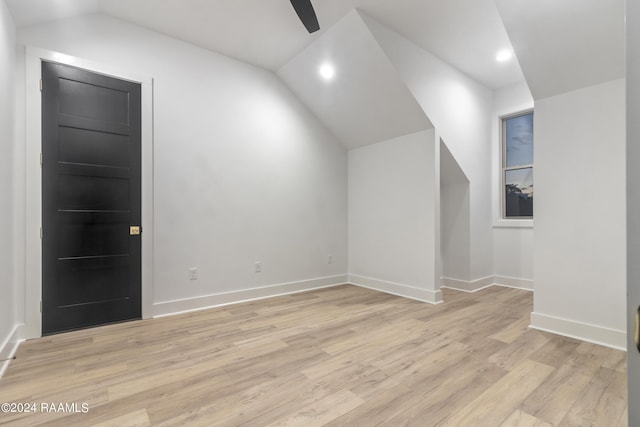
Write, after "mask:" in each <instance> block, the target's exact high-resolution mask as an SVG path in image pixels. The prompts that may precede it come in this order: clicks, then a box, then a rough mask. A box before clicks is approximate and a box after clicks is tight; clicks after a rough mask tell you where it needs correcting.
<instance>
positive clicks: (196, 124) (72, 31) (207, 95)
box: [18, 15, 347, 308]
mask: <svg viewBox="0 0 640 427" xmlns="http://www.w3.org/2000/svg"><path fill="white" fill-rule="evenodd" d="M18 42H19V43H21V44H25V45H31V46H35V47H39V48H43V49H48V50H52V51H57V52H61V53H63V54H66V55H71V56H75V57H79V58H83V59H86V60H90V61H94V62H97V63H104V64H109V65H110V66H112V67H119V68H122V69H123V70H128V71H131V72H135V73H139V74H142V75H146V76H151V77H153V79H154V89H153V90H154V93H153V98H154V101H153V115H154V129H153V131H154V150H153V168H154V229H155V236H154V262H155V268H154V277H155V283H154V289H153V293H154V299H155V302H156V303H170V302H173V301H185V300H190V301H191V300H192V301H193V304H188V308H197V306H198V304H199V303H198V298H202V297H207V296H211V295H215V294H226V293H233V292H237V291H243V290H248V289H253V288H261V287H265V286H271V285H277V284H282V283H291V282H300V281H306V280H310V279H317V278H326V277H334V276H339V275H342V276H344V275H345V274H346V272H347V153H346V151H345V149H344V148H343V147H342V146H341V145H340V143H339V142H338V141H336V140H335V138H334V137H333V136H332V135H331V134H330V133H329V132H328V131H327V130H326V129H325V128H324V127H323V126H322V125H321V124H320V123H319V122H318V120H317V119H316V118H315V117H314V116H313V115H312V114H311V113H310V112H309V111H308V110H307V109H306V108H305V107H304V106H303V105H302V104H301V103H300V102H299V100H298V99H297V98H296V97H295V96H294V95H293V94H292V93H291V92H290V91H289V90H288V89H287V88H286V87H285V86H284V85H283V84H282V82H281V81H280V80H279V79H278V78H277V77H276V76H275V74H273V73H272V72H269V71H266V70H263V69H261V68H257V67H254V66H250V65H247V64H245V63H242V62H239V61H237V60H233V59H230V58H228V57H225V56H223V55H219V54H215V53H212V52H209V51H206V50H203V49H200V48H197V47H194V46H192V45H189V44H187V43H183V42H180V41H178V40H175V39H172V38H169V37H166V36H163V35H160V34H158V33H155V32H152V31H148V30H146V29H143V28H140V27H136V26H133V25H130V24H128V23H125V22H123V21H120V20H116V19H112V18H108V17H105V16H101V15H89V16H83V17H78V18H72V19H67V20H63V21H56V22H53V23H50V24H43V25H38V26H33V27H27V28H24V29H22V30H20V31H19V33H18ZM143 226H144V224H143ZM329 255H331V262H329ZM256 262H260V263H261V272H259V273H257V272H255V263H256ZM190 268H197V269H198V278H197V280H189V269H190Z"/></svg>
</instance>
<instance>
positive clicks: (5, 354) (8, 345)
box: [0, 324, 24, 378]
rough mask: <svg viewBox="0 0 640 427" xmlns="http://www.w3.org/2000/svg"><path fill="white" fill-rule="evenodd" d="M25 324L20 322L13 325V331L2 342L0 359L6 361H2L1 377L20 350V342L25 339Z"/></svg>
mask: <svg viewBox="0 0 640 427" xmlns="http://www.w3.org/2000/svg"><path fill="white" fill-rule="evenodd" d="M23 337H24V325H22V324H19V325H15V326H14V327H13V331H11V333H10V334H9V336H8V337H6V338H5V340H4V341H3V342H2V344H0V360H3V361H4V362H0V378H2V376H3V375H4V373H5V372H6V370H7V368H8V367H9V363H11V360H7V359H11V358H12V357H13V356H15V354H16V351H17V350H18V346H20V343H21V342H23V341H24V338H23Z"/></svg>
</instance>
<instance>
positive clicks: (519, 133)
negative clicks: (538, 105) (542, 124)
mask: <svg viewBox="0 0 640 427" xmlns="http://www.w3.org/2000/svg"><path fill="white" fill-rule="evenodd" d="M505 122H506V135H505V138H506V145H507V153H506V156H507V158H506V162H505V163H506V167H511V166H520V165H532V164H533V113H529V114H525V115H524V116H518V117H512V118H510V119H506V120H505Z"/></svg>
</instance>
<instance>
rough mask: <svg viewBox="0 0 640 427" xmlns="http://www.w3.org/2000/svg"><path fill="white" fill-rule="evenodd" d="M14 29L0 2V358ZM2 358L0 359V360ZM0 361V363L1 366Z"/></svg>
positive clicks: (8, 262) (11, 285)
mask: <svg viewBox="0 0 640 427" xmlns="http://www.w3.org/2000/svg"><path fill="white" fill-rule="evenodd" d="M15 33H16V29H15V26H14V24H13V20H12V18H11V14H10V13H9V10H8V9H7V6H6V4H5V2H4V0H0V130H2V132H0V198H1V199H2V200H3V208H2V209H0V356H3V355H4V351H6V350H5V348H4V347H5V346H8V345H9V343H8V340H9V339H10V335H11V334H12V333H13V331H14V328H15V327H16V308H15V306H16V301H15V277H14V248H13V233H14V213H13V197H14V191H13V188H14V173H13V153H14V150H13V146H14V108H15V106H14V100H15V98H14V86H13V81H14V67H15V64H16V54H15ZM2 358H4V357H0V359H2ZM1 363H2V362H0V365H1Z"/></svg>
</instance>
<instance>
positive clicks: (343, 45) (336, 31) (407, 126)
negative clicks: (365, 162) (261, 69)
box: [278, 10, 433, 149]
mask: <svg viewBox="0 0 640 427" xmlns="http://www.w3.org/2000/svg"><path fill="white" fill-rule="evenodd" d="M323 63H331V64H334V65H335V67H336V75H335V77H334V78H333V79H331V80H324V79H322V78H320V76H319V75H318V68H319V67H320V65H321V64H323ZM278 75H279V76H280V78H281V79H282V80H283V81H284V82H285V83H286V84H287V85H288V86H289V87H290V88H291V89H292V90H293V91H294V93H295V94H296V95H297V96H298V97H299V98H300V99H301V100H302V101H303V102H304V103H305V104H306V105H307V106H308V107H309V108H310V109H311V111H313V112H314V114H315V115H316V116H317V117H318V118H320V120H322V122H323V123H324V124H325V125H326V126H327V127H328V128H329V129H330V130H331V131H332V132H333V133H334V134H335V135H336V136H337V137H338V138H339V139H340V140H341V141H342V142H343V143H344V145H345V146H346V147H347V148H350V149H351V148H356V147H360V146H363V145H367V144H372V143H375V142H380V141H384V140H387V139H390V138H394V137H397V136H401V135H406V134H410V133H415V132H418V131H421V130H425V129H430V128H432V127H433V126H432V124H431V122H430V121H429V119H428V118H427V117H426V116H425V114H424V112H423V110H422V109H421V108H420V106H419V105H418V103H417V101H416V100H415V98H414V97H413V96H412V95H411V93H410V92H409V89H407V87H406V86H405V85H404V83H403V81H402V79H401V77H400V76H399V75H398V74H397V72H396V70H395V68H394V67H393V65H391V63H390V62H389V60H388V59H387V57H386V55H385V54H384V52H383V51H382V49H381V48H380V46H379V45H378V43H377V42H376V40H375V38H374V37H373V36H372V35H371V33H370V32H369V30H368V28H367V26H366V25H365V24H364V22H362V19H361V18H360V16H359V15H358V13H357V12H356V11H355V10H354V11H351V12H350V13H349V14H347V15H346V16H345V17H344V18H342V19H341V20H340V21H339V22H338V23H337V24H335V25H334V26H333V27H331V28H330V29H329V30H327V31H326V32H325V33H324V34H322V35H321V36H320V37H319V38H318V39H317V40H316V41H314V42H313V43H312V44H311V45H309V46H307V48H306V49H305V50H304V51H302V52H301V53H300V54H299V55H297V56H295V57H294V58H293V59H292V60H291V61H289V62H288V63H287V64H285V65H284V66H283V67H282V68H281V69H280V70H279V71H278Z"/></svg>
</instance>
